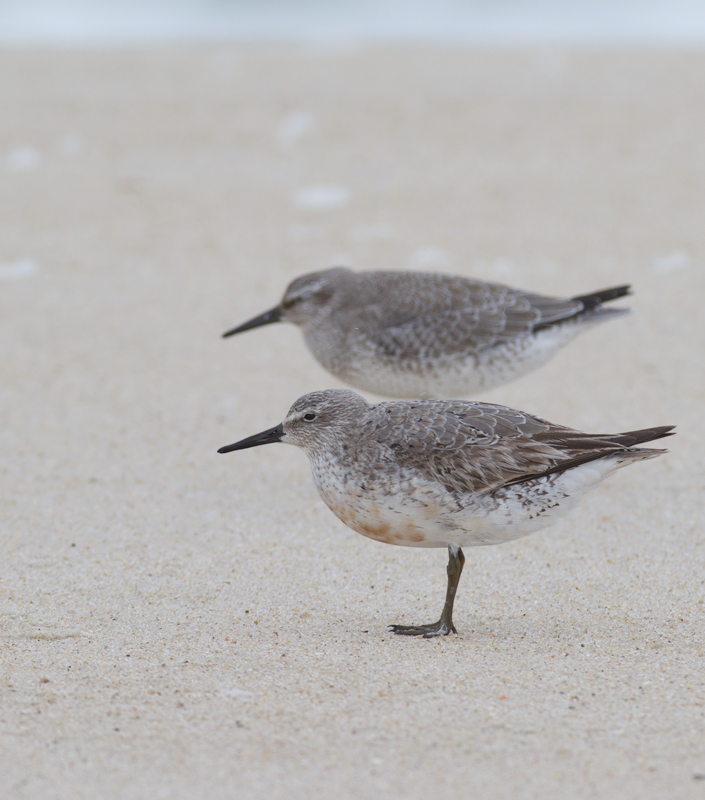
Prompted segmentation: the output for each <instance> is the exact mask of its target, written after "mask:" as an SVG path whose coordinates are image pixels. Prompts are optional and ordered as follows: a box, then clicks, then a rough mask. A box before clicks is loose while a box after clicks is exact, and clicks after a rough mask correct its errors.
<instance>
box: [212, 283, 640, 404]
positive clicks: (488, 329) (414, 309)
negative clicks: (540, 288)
mask: <svg viewBox="0 0 705 800" xmlns="http://www.w3.org/2000/svg"><path fill="white" fill-rule="evenodd" d="M627 294H629V286H616V287H614V288H611V289H604V290H602V291H598V292H593V293H592V294H587V295H581V296H577V297H571V298H556V297H547V296H545V295H541V294H535V293H532V292H525V291H522V290H520V289H512V288H510V287H508V286H502V285H501V284H497V283H485V282H484V281H477V280H470V279H468V278H461V277H455V276H452V275H439V274H432V273H423V272H353V271H352V270H350V269H346V268H345V267H334V268H332V269H327V270H323V271H321V272H312V273H310V274H308V275H302V276H301V277H299V278H296V280H294V281H292V283H290V284H289V286H288V288H287V290H286V292H285V293H284V297H283V298H282V300H281V302H280V303H279V305H278V306H275V307H274V308H272V309H270V310H269V311H267V312H265V313H264V314H261V315H260V316H258V317H255V318H254V319H251V320H249V322H245V323H244V324H242V325H240V326H238V327H237V328H233V329H232V330H229V331H227V332H226V333H224V334H223V336H233V335H234V334H236V333H242V332H244V331H248V330H251V329H253V328H258V327H260V326H262V325H269V324H271V323H273V322H279V321H284V322H292V323H294V324H295V325H298V326H299V327H300V328H301V330H302V332H303V335H304V339H305V341H306V344H307V345H308V348H309V350H310V351H311V352H312V353H313V355H314V356H315V358H316V359H317V360H318V362H319V363H320V364H321V366H322V367H324V368H325V369H326V370H328V372H330V373H332V374H333V375H335V376H336V377H337V378H339V379H340V380H341V381H343V382H344V383H347V384H350V385H351V386H354V387H356V388H357V389H362V390H364V391H369V392H373V393H374V394H378V395H382V396H385V397H409V398H412V397H468V396H470V395H473V394H476V393H478V392H481V391H487V390H488V389H492V388H493V387H495V386H499V385H501V384H503V383H507V382H508V381H511V380H514V379H515V378H519V377H521V376H522V375H525V374H526V373H528V372H531V370H533V369H536V368H537V367H540V366H541V365H543V364H545V363H546V362H547V361H548V360H549V359H550V358H551V357H552V356H553V354H554V353H556V352H557V351H558V350H559V349H560V348H561V347H563V345H565V344H567V343H568V342H569V341H570V340H571V339H573V338H574V337H575V336H576V335H577V334H578V333H580V332H581V331H583V330H586V329H587V328H589V327H591V326H592V325H594V324H596V323H598V322H602V321H603V320H607V319H612V318H614V317H617V316H621V315H623V314H626V313H629V310H628V309H625V308H605V307H603V303H606V302H608V301H610V300H615V299H617V298H620V297H624V296H625V295H627Z"/></svg>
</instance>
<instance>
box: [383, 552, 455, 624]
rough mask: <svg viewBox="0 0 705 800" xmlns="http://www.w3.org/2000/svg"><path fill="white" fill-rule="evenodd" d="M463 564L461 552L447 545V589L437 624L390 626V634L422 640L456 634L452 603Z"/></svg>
mask: <svg viewBox="0 0 705 800" xmlns="http://www.w3.org/2000/svg"><path fill="white" fill-rule="evenodd" d="M464 564H465V556H464V555H463V551H462V550H461V549H460V548H459V547H456V546H455V545H449V546H448V567H447V569H446V572H447V573H448V588H447V589H446V601H445V603H444V605H443V611H442V612H441V618H440V619H439V620H438V622H432V623H430V624H428V625H390V626H389V630H390V631H391V632H392V633H398V634H399V635H400V636H423V637H424V639H430V638H431V637H432V636H447V635H448V634H449V633H457V632H458V631H456V630H455V625H453V603H454V602H455V593H456V591H457V589H458V583H459V582H460V576H461V575H462V573H463V565H464Z"/></svg>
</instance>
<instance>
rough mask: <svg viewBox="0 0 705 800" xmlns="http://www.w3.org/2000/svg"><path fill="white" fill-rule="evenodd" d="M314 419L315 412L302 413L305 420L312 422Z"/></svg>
mask: <svg viewBox="0 0 705 800" xmlns="http://www.w3.org/2000/svg"><path fill="white" fill-rule="evenodd" d="M314 419H316V415H315V414H304V420H305V421H306V422H313V420H314Z"/></svg>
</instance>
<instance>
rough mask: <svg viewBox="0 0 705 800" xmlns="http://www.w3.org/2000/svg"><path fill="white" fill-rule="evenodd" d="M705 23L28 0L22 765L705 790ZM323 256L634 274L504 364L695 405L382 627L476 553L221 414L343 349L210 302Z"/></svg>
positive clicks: (652, 6) (6, 309) (347, 6)
mask: <svg viewBox="0 0 705 800" xmlns="http://www.w3.org/2000/svg"><path fill="white" fill-rule="evenodd" d="M703 45H705V3H702V2H695V1H694V0H693V2H689V1H688V0H670V1H669V2H657V1H656V0H643V2H637V1H636V0H621V1H620V0H613V2H606V1H605V0H581V1H580V2H578V1H577V0H574V1H573V2H571V0H564V1H563V2H557V1H556V2H553V1H552V0H535V1H533V2H519V0H516V1H515V2H512V1H510V0H505V1H503V0H496V1H495V2H489V1H488V2H480V0H476V1H475V2H471V0H468V1H467V2H460V0H457V1H456V2H452V1H451V0H446V2H443V0H436V1H435V2H431V0H408V1H406V2H401V0H398V1H396V2H395V0H378V2H372V1H371V0H370V2H344V1H341V2H323V1H322V0H321V1H318V0H308V2H306V1H305V0H301V1H300V2H293V1H291V0H290V1H289V2H274V1H273V0H260V2H244V1H242V2H237V1H236V0H231V2H226V0H222V1H221V2H216V1H215V0H212V2H205V1H204V2H195V0H194V1H193V2H187V1H186V0H183V1H182V2H179V1H178V0H173V2H169V3H167V2H160V1H159V0H152V1H151V2H150V1H149V0H141V1H140V2H133V1H132V0H123V2H108V1H106V2H98V1H97V0H96V1H95V2H89V1H88V0H84V1H83V2H78V1H77V0H76V1H74V2H71V0H64V1H63V2H62V1H61V0H57V1H56V2H49V0H44V1H43V2H40V0H22V1H21V2H19V1H18V2H11V1H10V0H0V479H1V484H0V488H1V490H2V502H1V503H0V534H1V535H0V636H1V637H2V638H1V639H0V644H2V650H1V652H2V657H3V661H2V668H3V673H2V675H3V680H4V681H5V683H4V684H3V692H5V694H3V703H2V709H1V711H2V714H0V717H1V718H0V795H1V796H2V797H8V798H15V797H17V798H35V797H42V798H45V797H52V798H67V800H68V799H69V798H70V800H81V798H84V797H85V798H87V799H88V798H95V797H110V798H117V797H119V798H122V797H124V798H136V797H149V798H152V797H167V796H168V797H170V798H184V800H192V798H197V797H208V798H209V799H210V800H219V799H220V798H223V800H230V798H232V797H233V787H237V790H238V792H239V794H238V797H241V798H250V797H251V798H261V797H265V796H266V797H268V798H272V799H277V800H278V798H282V800H291V798H301V800H311V798H319V797H320V798H330V797H339V798H365V797H372V798H380V797H383V798H394V797H403V798H405V800H408V798H419V800H422V799H423V800H425V798H429V797H433V798H438V800H445V798H448V800H457V798H459V797H468V796H475V797H482V798H494V797H497V798H501V797H511V798H527V799H528V798H536V797H540V798H542V800H549V799H550V800H553V798H555V800H564V799H565V798H566V797H581V798H582V797H585V798H591V797H639V798H654V800H662V798H665V797H668V798H671V797H672V798H676V797H678V798H681V797H682V798H690V797H696V796H700V795H696V794H694V792H697V790H699V789H702V783H697V781H701V780H702V779H703V776H704V775H705V749H704V748H703V741H704V740H703V736H702V725H703V720H702V711H703V707H705V687H704V685H703V678H702V663H703V660H702V659H703V652H704V651H703V639H702V610H703V602H704V598H703V583H702V580H703V574H704V571H705V563H704V562H703V558H704V556H705V552H704V551H705V548H704V547H703V546H702V543H703V537H702V532H701V531H702V520H701V516H702V515H701V512H700V509H701V506H702V491H703V484H702V475H703V471H704V470H705V456H704V454H705V437H704V436H703V422H702V419H703V411H702V409H703V398H704V397H705V387H704V386H703V370H702V354H703V352H705V314H704V313H703V308H704V306H703V300H702V298H703V297H704V296H705V269H704V267H705V225H704V224H703V220H705V49H704V48H703ZM333 264H344V265H349V266H352V267H354V268H358V269H415V270H441V271H446V272H453V273H457V274H461V275H467V276H473V277H477V278H481V279H485V280H492V281H497V282H502V283H506V284H510V285H512V286H516V287H521V288H524V289H530V290H534V291H538V292H545V293H548V294H552V295H560V296H570V295H576V294H583V293H587V292H590V291H594V290H597V289H599V288H603V287H607V286H610V285H619V284H623V283H631V284H632V285H633V288H634V295H633V296H632V297H629V298H628V299H626V300H625V301H624V302H622V303H621V305H625V306H627V305H628V306H630V307H631V308H632V309H634V312H635V313H634V314H633V315H631V316H629V317H625V318H624V319H620V320H616V321H613V322H609V323H606V324H604V325H601V326H599V327H598V328H597V329H595V330H592V331H589V332H587V333H585V334H582V335H581V336H580V337H579V338H578V339H576V341H574V342H573V343H571V344H570V345H569V346H568V347H566V348H565V349H564V350H563V351H561V353H559V354H558V355H557V356H556V357H555V358H554V359H553V360H552V361H551V362H550V363H549V364H548V365H546V366H545V367H543V368H542V369H541V370H539V371H536V372H534V373H532V374H530V375H528V376H527V377H525V378H523V379H521V380H519V381H516V382H515V383H512V384H507V385H505V386H502V387H498V388H497V389H496V390H494V391H493V392H492V393H491V394H490V395H488V396H487V398H486V399H489V400H492V401H493V402H498V403H503V404H506V405H509V406H513V407H517V408H521V409H524V410H526V411H528V412H533V413H536V414H538V415H540V416H542V417H545V418H548V419H550V420H552V421H555V422H557V423H562V424H567V425H571V426H575V427H577V428H582V429H585V430H591V431H618V430H633V429H636V428H639V427H646V426H652V425H659V424H677V425H678V426H679V427H678V432H679V433H678V436H676V437H674V438H673V439H669V440H668V445H669V449H670V450H671V452H670V454H669V455H668V456H664V457H663V458H659V459H657V460H655V461H650V462H648V463H647V464H645V465H638V466H635V467H633V468H630V469H629V470H624V471H623V473H621V474H619V475H617V476H615V478H614V479H612V480H610V481H608V482H607V483H606V484H605V485H603V486H602V487H600V488H599V489H598V490H597V491H595V492H593V493H591V494H590V495H589V496H588V497H586V498H585V501H584V502H583V503H582V504H581V507H580V509H579V511H578V512H577V513H576V514H575V515H573V516H572V517H571V518H570V519H568V520H566V521H565V522H561V523H560V524H558V525H556V526H555V527H554V528H553V529H551V530H549V531H547V532H545V533H543V532H542V533H538V534H535V535H533V536H532V537H530V538H528V539H525V540H521V541H519V542H515V543H512V544H507V545H504V546H502V547H496V548H474V551H475V552H472V553H471V554H467V555H468V560H467V565H466V568H465V575H464V577H463V583H462V584H461V588H460V593H459V597H458V603H457V604H456V619H455V621H456V624H457V626H458V628H459V630H460V631H461V635H460V636H459V637H452V639H451V637H448V640H447V641H444V642H440V643H429V642H407V641H404V642H400V641H399V640H398V639H399V637H397V640H393V639H390V637H389V636H388V635H387V634H386V632H385V631H386V628H385V626H386V624H387V623H389V622H406V621H418V620H422V619H426V618H427V617H428V612H429V609H433V610H436V608H437V606H438V603H439V600H440V598H441V597H442V592H443V590H444V569H445V560H446V555H445V553H443V552H442V551H420V552H419V551H412V550H410V549H409V548H393V547H388V546H385V545H379V544H377V543H374V542H370V541H367V540H365V539H363V537H361V536H359V535H358V534H356V533H354V532H352V531H351V530H349V529H348V528H346V527H345V526H344V525H343V524H342V523H341V522H339V521H338V520H336V519H335V518H334V517H333V515H332V514H331V513H330V512H329V511H328V509H326V508H325V507H324V506H323V504H322V502H321V501H320V499H319V498H318V496H317V494H316V491H315V489H314V487H313V485H312V482H311V479H310V475H309V468H308V463H307V460H306V458H305V457H304V455H303V454H302V453H301V452H298V451H297V450H296V449H295V448H287V447H283V446H282V447H272V448H258V449H257V450H255V451H246V452H244V453H236V454H232V455H229V456H220V455H217V454H216V452H215V451H216V449H217V448H218V447H220V446H222V445H225V444H228V443H230V442H233V441H236V440H237V439H239V438H241V437H244V436H247V435H249V434H252V433H255V432H256V431H260V430H264V429H265V428H269V427H271V426H273V425H275V424H277V423H278V422H280V421H281V419H282V418H283V415H284V414H285V413H286V410H287V409H288V407H289V406H290V404H291V403H292V401H293V400H294V399H295V398H297V397H298V396H300V395H301V394H303V393H305V392H308V391H312V390H314V389H319V388H327V387H331V386H339V385H340V384H339V383H338V382H337V381H335V379H334V378H332V377H331V376H330V375H328V374H327V373H326V372H324V371H323V369H322V368H320V367H319V366H318V364H317V363H316V362H315V361H314V360H313V358H312V357H311V355H310V354H309V353H308V351H307V350H306V348H305V347H304V344H303V341H302V339H301V336H300V334H299V332H298V331H296V330H294V329H293V328H291V327H285V326H284V325H283V324H282V325H272V326H269V327H267V328H263V329H261V330H257V331H253V332H251V333H246V334H243V335H242V336H237V337H233V338H232V339H228V340H225V341H224V340H222V339H221V338H220V334H221V333H222V332H223V331H225V330H227V329H229V328H232V327H233V326H234V325H236V324H238V323H240V322H243V321H244V320H246V319H248V318H250V317H252V316H254V315H255V314H258V313H261V312H262V311H264V310H265V309H267V308H270V307H272V306H273V305H274V304H275V303H276V302H277V301H278V300H279V298H280V297H281V294H282V292H283V291H284V288H285V286H286V285H287V283H288V282H289V281H290V280H292V279H293V278H294V277H295V276H297V275H300V274H302V273H304V272H309V271H311V270H314V269H319V268H323V267H328V266H331V265H333ZM375 399H377V398H375ZM698 776H699V777H698ZM700 794H702V792H701V793H700Z"/></svg>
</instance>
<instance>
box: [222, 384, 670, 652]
mask: <svg viewBox="0 0 705 800" xmlns="http://www.w3.org/2000/svg"><path fill="white" fill-rule="evenodd" d="M672 429H673V426H671V425H665V426H660V427H655V428H647V429H645V430H639V431H630V432H628V433H617V434H593V433H583V432H581V431H577V430H574V429H573V428H566V427H563V426H562V425H554V424H553V423H551V422H546V421H545V420H543V419H539V418H538V417H534V416H531V415H530V414H526V413H524V412H522V411H515V410H513V409H511V408H505V407H503V406H497V405H492V404H490V403H477V402H471V401H462V400H410V401H403V400H400V401H390V402H385V403H378V404H376V405H371V404H369V403H368V402H367V401H366V400H365V399H364V398H362V397H361V396H360V395H358V394H357V393H355V392H352V391H349V390H344V389H329V390H327V391H320V392H312V393H311V394H307V395H304V396H303V397H300V398H299V399H298V400H297V401H296V402H295V403H294V404H293V405H292V407H291V408H290V410H289V413H288V414H287V415H286V418H285V419H284V421H283V422H282V423H281V424H279V425H277V426H276V427H274V428H271V429H270V430H267V431H264V432H262V433H258V434H256V435H254V436H250V437H248V438H247V439H243V440H242V441H239V442H237V443H235V444H231V445H229V446H227V447H222V448H221V449H220V450H219V451H218V452H219V453H229V452H231V451H233V450H244V449H246V448H248V447H257V446H258V445H262V444H269V443H271V442H285V443H287V444H294V445H297V446H298V447H301V448H303V450H304V451H305V452H306V455H308V457H309V461H310V463H311V472H312V474H313V480H314V483H315V484H316V488H317V489H318V492H319V494H320V495H321V497H322V498H323V501H324V502H325V503H326V505H327V506H328V507H329V508H330V509H331V511H332V512H333V513H334V514H335V515H336V516H337V517H338V518H339V519H341V520H342V521H343V522H344V523H345V524H346V525H348V526H349V527H350V528H352V529H353V530H354V531H357V532H358V533H361V534H363V535H364V536H368V537H370V538H371V539H375V540H376V541H378V542H385V543H387V544H398V545H405V546H407V547H447V548H448V555H449V560H448V588H447V594H446V601H445V605H444V606H443V611H442V613H441V617H440V619H439V620H438V622H434V623H431V624H429V625H392V626H391V630H392V631H393V632H394V633H399V634H403V635H406V636H425V637H431V636H442V635H446V634H448V633H450V632H451V631H452V632H453V633H455V632H456V630H455V626H454V625H453V601H454V599H455V593H456V590H457V587H458V582H459V580H460V574H461V572H462V569H463V564H464V561H465V557H464V556H463V551H462V549H461V548H462V547H476V546H480V545H491V544H502V543H503V542H509V541H512V540H513V539H518V538H520V537H522V536H527V535H528V534H530V533H533V532H534V531H537V530H539V529H541V528H545V527H547V526H548V525H550V524H551V523H552V522H553V521H554V520H556V519H557V518H559V517H562V516H564V515H565V514H567V513H568V512H570V511H571V510H572V509H573V508H574V507H575V506H576V505H577V502H578V500H579V499H580V497H581V496H582V495H583V494H585V492H588V491H590V490H591V489H593V488H594V487H595V486H597V484H598V483H600V482H601V481H603V480H604V479H605V478H606V477H607V476H608V475H611V474H612V473H613V472H615V470H618V469H620V468H621V467H624V466H627V465H628V464H631V463H633V462H634V461H642V460H644V459H647V458H653V457H654V456H657V455H660V454H661V453H664V452H666V451H665V450H654V449H650V448H640V447H638V445H640V444H643V443H644V442H649V441H652V440H654V439H661V438H663V437H664V436H670V435H672V434H671V431H672Z"/></svg>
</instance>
